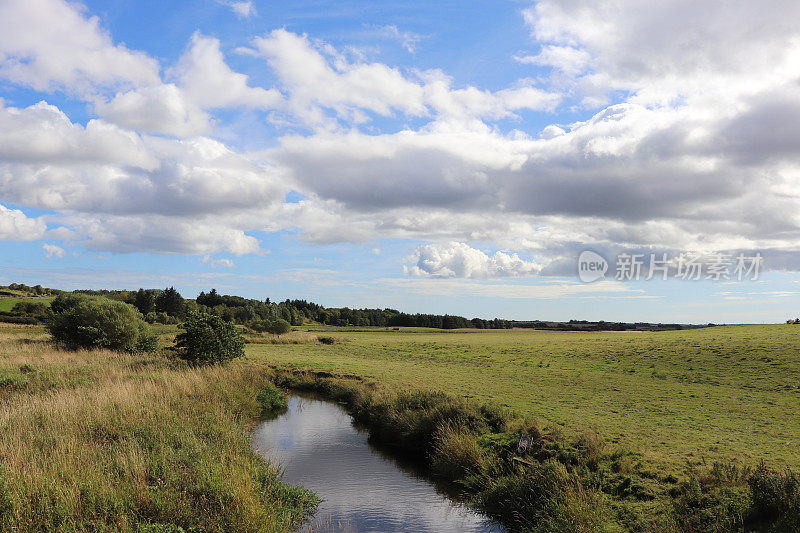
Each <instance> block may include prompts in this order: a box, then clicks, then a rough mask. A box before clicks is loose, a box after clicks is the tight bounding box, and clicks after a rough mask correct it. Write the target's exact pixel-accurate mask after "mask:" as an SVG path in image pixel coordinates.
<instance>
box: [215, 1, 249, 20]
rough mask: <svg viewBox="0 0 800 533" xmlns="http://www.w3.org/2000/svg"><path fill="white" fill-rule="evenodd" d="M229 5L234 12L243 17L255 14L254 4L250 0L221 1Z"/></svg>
mask: <svg viewBox="0 0 800 533" xmlns="http://www.w3.org/2000/svg"><path fill="white" fill-rule="evenodd" d="M223 3H224V4H225V5H227V6H228V7H230V8H231V9H232V10H233V12H234V13H236V14H237V15H238V16H240V17H243V18H248V17H252V16H253V15H255V14H256V6H255V5H254V4H253V2H252V1H251V0H248V1H246V2H223Z"/></svg>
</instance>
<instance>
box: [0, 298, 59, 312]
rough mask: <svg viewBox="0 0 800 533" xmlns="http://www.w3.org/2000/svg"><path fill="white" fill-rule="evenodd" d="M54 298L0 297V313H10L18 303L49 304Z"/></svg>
mask: <svg viewBox="0 0 800 533" xmlns="http://www.w3.org/2000/svg"><path fill="white" fill-rule="evenodd" d="M54 298H55V296H19V297H15V296H3V297H0V311H11V309H13V308H14V306H15V305H17V303H18V302H44V303H47V304H49V303H50V302H52V301H53V299H54Z"/></svg>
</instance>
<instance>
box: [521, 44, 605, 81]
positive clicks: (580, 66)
mask: <svg viewBox="0 0 800 533" xmlns="http://www.w3.org/2000/svg"><path fill="white" fill-rule="evenodd" d="M514 59H515V60H517V61H519V62H520V63H528V64H531V65H544V66H550V67H555V68H557V69H559V70H562V71H563V72H565V73H567V74H571V75H576V74H579V73H581V72H583V71H584V69H585V68H586V67H587V66H588V65H589V62H590V59H591V56H590V55H589V53H588V52H587V51H586V50H580V49H578V48H573V47H571V46H555V45H545V46H543V47H542V50H541V51H540V52H539V53H538V54H536V55H517V56H514Z"/></svg>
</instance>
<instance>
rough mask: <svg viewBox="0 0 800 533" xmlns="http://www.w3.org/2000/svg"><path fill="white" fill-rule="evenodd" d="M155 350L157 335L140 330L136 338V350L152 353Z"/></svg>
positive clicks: (156, 348) (156, 347)
mask: <svg viewBox="0 0 800 533" xmlns="http://www.w3.org/2000/svg"><path fill="white" fill-rule="evenodd" d="M156 350H158V335H156V334H155V333H153V332H152V331H148V330H144V331H142V332H140V333H139V337H138V338H137V339H136V351H137V352H145V353H153V352H155V351H156Z"/></svg>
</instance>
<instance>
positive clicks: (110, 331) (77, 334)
mask: <svg viewBox="0 0 800 533" xmlns="http://www.w3.org/2000/svg"><path fill="white" fill-rule="evenodd" d="M51 310H52V313H51V314H50V316H49V317H48V318H47V329H48V330H49V331H50V334H51V335H52V336H53V339H54V340H55V341H56V342H58V343H60V344H62V345H64V346H66V347H67V348H69V349H71V350H77V349H80V348H85V349H96V348H106V349H109V350H115V351H121V352H131V353H134V352H142V351H147V352H152V351H155V350H156V349H158V339H157V338H156V337H155V335H153V334H152V333H151V332H150V330H149V328H148V327H147V324H145V323H144V321H142V319H141V318H139V313H138V312H137V311H136V309H134V308H133V307H132V306H131V305H129V304H126V303H123V302H120V301H116V300H110V299H108V298H103V297H90V296H83V295H78V294H61V295H59V296H57V297H56V299H55V300H53V303H52V305H51Z"/></svg>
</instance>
